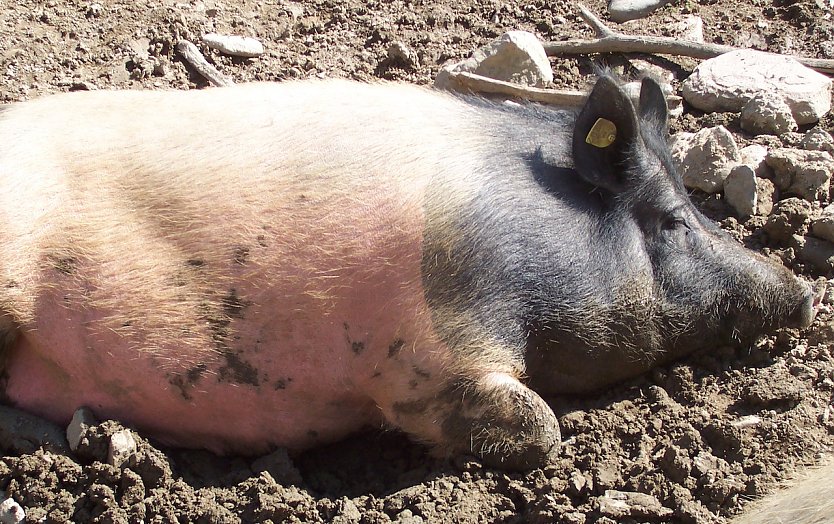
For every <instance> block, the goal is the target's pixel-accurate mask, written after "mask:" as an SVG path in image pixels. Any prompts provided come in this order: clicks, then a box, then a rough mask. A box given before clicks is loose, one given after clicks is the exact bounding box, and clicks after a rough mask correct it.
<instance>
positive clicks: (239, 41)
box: [203, 33, 264, 58]
mask: <svg viewBox="0 0 834 524" xmlns="http://www.w3.org/2000/svg"><path fill="white" fill-rule="evenodd" d="M203 43H204V44H206V45H207V46H209V47H210V48H212V49H216V50H217V51H220V52H221V53H224V54H227V55H232V56H242V57H244V58H253V57H256V56H261V55H262V54H264V45H263V44H262V43H261V42H260V41H258V40H256V39H254V38H250V37H248V36H235V35H219V34H217V33H207V34H205V35H204V36H203Z"/></svg>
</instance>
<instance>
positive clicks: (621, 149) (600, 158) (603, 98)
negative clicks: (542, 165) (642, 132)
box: [573, 76, 638, 193]
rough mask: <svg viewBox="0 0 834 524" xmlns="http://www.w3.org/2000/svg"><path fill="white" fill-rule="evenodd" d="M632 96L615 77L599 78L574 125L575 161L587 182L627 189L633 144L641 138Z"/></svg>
mask: <svg viewBox="0 0 834 524" xmlns="http://www.w3.org/2000/svg"><path fill="white" fill-rule="evenodd" d="M637 133H638V131H637V116H636V115H635V113H634V106H633V105H632V104H631V100H629V99H628V97H627V96H626V95H625V93H623V92H622V91H621V90H620V88H619V87H618V86H617V84H616V83H615V82H614V80H613V79H611V78H609V77H607V76H603V77H600V79H599V80H597V83H596V85H595V86H594V89H593V90H592V91H591V94H590V95H589V96H588V101H587V102H586V103H585V107H583V108H582V111H581V112H580V113H579V116H578V117H577V119H576V124H575V126H574V129H573V162H574V165H575V166H576V171H577V172H578V173H579V175H580V176H581V177H582V178H584V179H585V180H586V181H587V182H589V183H591V184H593V185H595V186H598V187H601V188H604V189H607V190H609V191H612V192H615V193H618V192H620V191H622V190H623V189H625V187H626V184H627V180H626V176H625V171H626V169H627V168H628V165H627V160H628V157H629V149H630V147H631V144H632V143H633V142H634V140H635V139H637Z"/></svg>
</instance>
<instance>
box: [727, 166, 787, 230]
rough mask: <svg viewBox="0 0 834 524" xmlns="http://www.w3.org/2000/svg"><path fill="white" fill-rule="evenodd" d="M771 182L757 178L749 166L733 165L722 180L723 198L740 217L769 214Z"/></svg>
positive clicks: (771, 202) (772, 188)
mask: <svg viewBox="0 0 834 524" xmlns="http://www.w3.org/2000/svg"><path fill="white" fill-rule="evenodd" d="M775 191H776V188H775V187H774V185H773V182H771V181H770V180H766V179H764V178H759V177H757V176H756V173H755V172H754V171H753V169H752V168H751V167H750V166H747V165H744V164H739V165H737V166H735V167H734V168H733V169H732V171H730V174H729V175H728V176H727V178H726V179H725V180H724V198H725V199H726V200H727V203H728V204H730V205H731V206H733V209H735V210H736V213H738V215H739V216H740V217H742V218H747V217H750V216H752V215H765V216H766V215H769V214H770V212H771V211H772V210H773V194H774V192H775Z"/></svg>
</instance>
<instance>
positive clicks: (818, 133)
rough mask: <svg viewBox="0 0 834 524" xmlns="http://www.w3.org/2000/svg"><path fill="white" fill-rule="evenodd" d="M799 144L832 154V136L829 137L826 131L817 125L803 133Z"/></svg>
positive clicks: (833, 153)
mask: <svg viewBox="0 0 834 524" xmlns="http://www.w3.org/2000/svg"><path fill="white" fill-rule="evenodd" d="M799 145H800V146H801V147H802V148H803V149H808V150H813V151H825V152H827V153H828V154H830V155H834V138H832V137H831V134H830V133H829V132H828V131H826V130H825V129H822V128H819V127H815V128H814V129H811V130H810V131H808V132H807V133H805V136H803V137H802V140H801V141H800V143H799Z"/></svg>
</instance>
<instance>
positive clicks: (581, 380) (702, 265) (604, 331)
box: [526, 77, 819, 393]
mask: <svg viewBox="0 0 834 524" xmlns="http://www.w3.org/2000/svg"><path fill="white" fill-rule="evenodd" d="M667 115H668V109H667V105H666V100H665V97H664V95H663V93H662V91H661V89H660V87H659V86H658V84H657V83H655V82H654V81H652V80H644V82H643V85H642V90H641V95H640V101H639V104H638V107H637V108H636V109H635V108H634V105H633V104H632V102H631V101H630V100H629V98H628V97H627V96H626V95H625V94H624V93H623V92H622V90H621V89H620V88H619V87H618V86H617V84H616V83H615V82H614V81H613V80H611V79H610V78H607V77H603V78H601V79H600V80H599V81H598V83H597V84H596V86H595V87H594V89H593V91H592V93H591V95H590V97H589V99H588V101H587V104H586V105H585V107H584V108H583V109H582V111H581V112H580V114H579V115H578V117H577V120H576V123H575V127H574V135H573V146H572V147H573V159H574V164H575V170H576V174H575V175H574V176H576V175H578V176H579V177H580V178H581V179H583V180H584V182H585V183H587V185H588V187H592V188H593V190H592V192H593V193H594V195H595V196H594V197H593V198H595V199H597V200H595V203H594V206H595V207H592V208H591V212H590V213H589V214H590V215H591V216H592V217H593V218H592V219H591V220H590V221H589V224H590V225H589V226H587V227H588V229H590V240H589V241H588V243H587V246H589V247H588V248H587V253H586V255H587V256H586V259H585V260H583V261H582V263H581V266H582V268H583V269H582V271H583V272H584V273H585V274H584V275H581V276H579V275H577V276H576V278H583V279H585V281H586V283H585V284H584V285H582V286H575V287H574V291H573V292H572V294H573V295H576V297H575V298H571V299H567V300H566V299H564V298H563V297H559V293H558V292H557V291H555V290H553V289H551V290H549V291H545V292H543V293H542V296H541V297H539V298H538V299H537V300H536V301H537V302H538V304H537V307H536V308H534V312H533V314H532V318H533V320H532V321H531V322H530V325H529V328H528V329H529V333H530V337H529V340H528V348H527V358H526V360H527V370H528V374H529V376H530V380H531V385H532V387H533V388H534V389H536V390H537V391H540V392H544V393H547V392H573V391H581V390H587V389H593V388H596V387H600V386H603V385H606V384H608V383H611V382H615V381H617V380H621V379H624V378H627V377H629V376H633V375H636V374H639V373H640V372H642V371H645V370H646V369H648V368H649V367H650V366H651V365H653V364H655V363H658V362H663V361H668V360H670V359H673V358H676V357H680V356H682V355H685V354H687V353H690V352H692V351H695V350H698V349H702V348H706V347H714V346H716V345H718V344H723V343H728V342H732V341H738V342H749V341H751V340H753V339H754V338H755V337H756V336H758V335H760V334H762V333H764V332H767V331H770V330H773V329H775V328H779V327H785V326H795V327H804V326H808V325H809V324H810V323H811V321H812V320H813V318H814V314H815V310H816V306H817V304H818V301H819V293H814V292H813V291H812V289H811V288H810V286H808V285H807V284H805V283H804V282H802V281H801V280H799V279H797V278H796V277H795V276H794V275H793V274H792V273H791V272H790V271H789V270H787V269H786V268H785V267H783V266H782V265H781V264H778V263H775V262H773V261H771V260H768V259H767V258H765V257H764V256H762V255H760V254H758V253H755V252H753V251H750V250H748V249H746V248H744V247H743V246H741V245H740V244H739V243H738V242H737V241H736V240H734V239H733V238H732V237H730V236H729V235H728V234H726V233H725V232H724V231H722V230H721V229H720V228H719V227H718V226H717V225H716V224H714V223H713V222H712V221H710V220H709V219H707V218H706V217H704V216H703V215H702V214H701V213H700V212H699V211H698V210H697V209H696V208H695V206H694V205H693V204H692V203H691V201H690V200H689V198H688V196H687V192H686V189H685V188H684V186H683V181H682V179H681V177H680V176H679V175H678V174H677V173H676V172H675V169H674V166H673V164H672V161H671V158H670V155H669V150H668V146H667V139H668V130H667V118H668V116H667ZM583 236H584V235H583ZM578 243H579V244H582V242H578ZM581 259H582V256H581V255H580V256H579V257H574V260H581ZM561 271H562V272H561V273H560V274H558V275H554V277H555V278H557V279H558V280H561V281H563V282H564V281H566V280H567V279H569V278H570V276H569V273H570V271H568V270H565V269H562V270H561ZM565 275H568V276H567V277H566V276H565Z"/></svg>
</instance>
